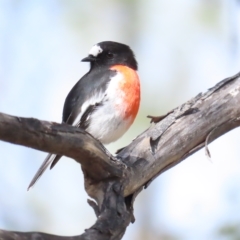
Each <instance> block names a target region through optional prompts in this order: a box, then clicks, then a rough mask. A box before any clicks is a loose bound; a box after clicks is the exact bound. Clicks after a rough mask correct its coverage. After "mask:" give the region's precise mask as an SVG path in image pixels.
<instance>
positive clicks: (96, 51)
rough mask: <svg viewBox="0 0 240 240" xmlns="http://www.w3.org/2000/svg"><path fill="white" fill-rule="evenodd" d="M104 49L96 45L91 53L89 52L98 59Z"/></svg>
mask: <svg viewBox="0 0 240 240" xmlns="http://www.w3.org/2000/svg"><path fill="white" fill-rule="evenodd" d="M102 51H103V50H102V48H101V47H100V46H99V45H94V46H93V47H92V48H91V49H90V51H89V55H92V56H94V57H96V56H97V55H98V54H100V53H101V52H102Z"/></svg>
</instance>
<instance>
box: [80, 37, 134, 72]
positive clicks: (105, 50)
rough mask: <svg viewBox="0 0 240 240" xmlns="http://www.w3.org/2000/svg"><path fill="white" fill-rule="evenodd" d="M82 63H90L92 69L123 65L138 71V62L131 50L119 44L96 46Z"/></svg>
mask: <svg viewBox="0 0 240 240" xmlns="http://www.w3.org/2000/svg"><path fill="white" fill-rule="evenodd" d="M82 62H90V63H91V68H92V67H102V66H104V67H105V66H107V67H111V66H113V65H117V64H121V65H125V66H128V67H130V68H132V69H134V70H137V68H138V66H137V61H136V59H135V56H134V53H133V51H132V50H131V48H130V47H129V46H127V45H125V44H122V43H117V42H111V41H106V42H100V43H97V44H96V45H94V46H93V47H92V48H91V50H90V52H89V55H88V56H87V57H86V58H84V59H82Z"/></svg>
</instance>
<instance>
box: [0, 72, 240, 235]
mask: <svg viewBox="0 0 240 240" xmlns="http://www.w3.org/2000/svg"><path fill="white" fill-rule="evenodd" d="M239 93H240V73H238V74H236V75H235V76H233V77H230V78H227V79H225V80H223V81H221V82H219V83H218V84H217V85H216V86H214V87H213V88H211V89H209V90H208V91H207V92H205V93H200V94H198V95H197V96H196V97H195V98H193V99H191V100H189V101H188V102H186V103H184V104H183V105H181V106H179V107H178V108H176V109H174V110H172V111H171V112H169V113H168V114H166V115H165V116H161V117H151V118H152V124H151V125H150V127H149V128H148V129H147V130H146V131H144V132H143V133H142V134H140V135H139V136H138V137H137V138H136V139H134V140H133V141H132V143H131V144H130V145H128V146H126V147H125V148H123V149H121V150H120V151H119V152H118V154H117V157H113V156H112V155H111V154H110V153H109V152H108V151H107V150H106V149H105V148H104V146H103V145H102V144H101V143H100V142H99V141H97V140H96V139H94V138H93V137H92V136H91V135H90V134H88V133H86V132H84V131H83V130H81V129H77V128H75V127H72V126H69V125H66V124H57V123H50V122H45V121H40V120H37V119H33V118H20V117H14V116H9V115H6V114H3V113H0V140H3V141H7V142H11V143H14V144H19V145H23V146H27V147H31V148H34V149H38V150H42V151H46V152H51V153H55V154H60V155H65V156H68V157H70V158H73V159H74V160H75V161H77V162H78V163H80V164H81V167H82V170H83V174H84V180H85V190H86V192H87V193H88V195H89V196H90V197H92V198H93V199H95V201H96V202H94V201H92V200H89V201H88V203H89V205H90V206H91V207H93V209H94V212H95V214H96V216H97V221H96V223H95V224H94V225H93V226H92V227H91V228H89V229H88V230H86V231H85V233H83V234H82V235H79V236H75V237H60V236H54V235H49V234H44V233H36V232H28V233H25V232H11V231H4V230H2V231H0V239H36V238H37V239H88V240H90V239H94V240H95V239H101V240H102V239H111V240H115V239H121V238H122V236H123V235H124V232H125V230H126V228H127V226H128V225H129V224H130V222H134V215H133V203H134V200H135V198H136V196H137V194H138V193H139V192H140V191H141V190H142V189H143V188H146V187H147V186H148V185H149V184H150V183H151V182H152V181H153V180H154V178H156V177H157V176H159V175H160V174H161V173H162V172H164V171H166V170H168V169H169V168H171V167H173V166H175V165H176V164H178V163H180V162H181V161H183V160H184V159H186V158H187V157H189V156H190V155H191V154H193V153H194V152H196V151H198V150H199V149H201V148H202V147H204V146H205V149H206V154H207V155H209V156H210V152H209V150H208V147H207V145H208V143H210V142H212V141H214V140H215V139H216V138H218V137H219V136H221V135H223V134H224V133H226V132H228V131H230V130H232V129H234V128H236V127H238V126H239V125H240V107H239V106H240V94H239Z"/></svg>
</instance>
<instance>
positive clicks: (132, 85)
mask: <svg viewBox="0 0 240 240" xmlns="http://www.w3.org/2000/svg"><path fill="white" fill-rule="evenodd" d="M82 62H90V70H89V72H88V73H86V74H85V75H84V76H83V77H82V78H81V79H80V80H79V81H78V82H77V83H76V84H75V86H74V87H73V88H72V89H71V91H70V92H69V94H68V95H67V98H66V100H65V103H64V107H63V115H62V122H63V123H67V124H70V125H73V126H76V127H79V128H83V129H85V130H86V131H87V132H89V133H90V134H91V135H92V136H94V137H95V138H96V139H98V140H99V141H101V142H102V143H103V144H108V143H110V142H113V141H116V140H117V139H119V138H120V137H121V136H122V135H123V134H124V133H125V132H126V131H127V130H128V128H129V127H130V126H131V125H132V123H133V121H134V119H135V117H136V115H137V112H138V109H139V104H140V82H139V77H138V74H137V69H138V64H137V61H136V59H135V56H134V53H133V51H132V50H131V49H130V47H129V46H127V45H125V44H122V43H117V42H111V41H105V42H100V43H98V44H96V45H94V46H93V47H92V48H91V50H90V52H89V55H88V56H87V57H86V58H83V59H82ZM61 157H62V156H60V155H55V154H51V153H50V154H48V156H47V157H46V159H45V161H44V162H43V164H42V165H41V167H40V168H39V170H38V171H37V173H36V174H35V176H34V178H33V179H32V181H31V183H30V185H29V187H28V189H29V188H30V187H32V186H33V185H34V184H35V183H36V181H37V180H38V178H39V177H40V176H41V175H42V174H43V172H44V171H45V170H46V169H47V167H48V166H49V165H50V164H51V166H50V169H52V168H53V167H54V166H55V164H56V163H57V162H58V160H59V159H60V158H61Z"/></svg>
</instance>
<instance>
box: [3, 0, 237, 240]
mask: <svg viewBox="0 0 240 240" xmlns="http://www.w3.org/2000/svg"><path fill="white" fill-rule="evenodd" d="M104 40H112V41H118V42H123V43H126V44H128V45H130V46H131V48H132V49H133V50H134V52H135V54H136V56H137V59H138V62H139V75H140V77H141V85H142V102H141V108H140V112H139V114H138V117H137V119H136V121H135V123H134V125H133V126H132V127H131V129H130V130H129V131H128V132H127V134H125V136H124V137H122V138H121V140H119V141H117V142H116V143H114V144H111V145H109V146H107V148H108V149H109V150H110V151H111V152H112V153H113V152H115V151H116V150H117V149H118V148H120V147H123V146H125V145H127V144H129V143H130V142H131V140H132V139H133V138H134V137H136V136H137V135H138V134H139V133H141V132H142V131H143V130H145V129H146V128H147V127H148V126H149V119H147V118H146V116H147V115H148V114H150V115H161V114H164V113H166V112H167V111H169V110H171V109H173V108H174V107H177V106H178V105H180V104H182V103H183V102H185V101H187V100H189V99H190V98H191V97H194V96H195V95H197V94H198V93H199V92H202V91H206V90H207V89H208V88H210V87H212V86H213V85H214V84H216V83H217V82H218V81H220V80H222V79H223V78H226V77H229V76H231V75H233V74H235V73H237V72H238V71H240V1H237V0H178V1H176V0H169V1H166V0H151V1H143V0H124V1H123V0H121V1H120V0H115V1H110V0H99V1H93V0H88V1H83V0H78V1H67V0H58V1H56V0H50V1H49V0H41V1H40V0H36V1H30V0H29V1H27V0H25V1H23V0H17V1H16V0H15V1H14V0H10V1H4V0H0V112H4V113H7V114H12V115H16V116H21V117H34V118H39V119H42V120H48V121H55V122H61V116H62V107H63V103H64V100H65V97H66V95H67V93H68V92H69V91H70V89H71V88H72V86H73V85H74V84H75V83H76V81H77V80H78V79H79V78H80V77H81V76H82V75H83V74H85V73H86V72H87V71H88V69H89V65H88V64H87V63H81V62H80V60H81V59H82V58H83V57H85V56H86V55H87V54H88V51H89V50H90V48H91V46H92V45H94V44H95V43H97V42H100V41H104ZM239 133H240V131H239V129H235V130H234V131H232V132H230V133H228V134H226V135H224V136H223V137H221V138H219V139H218V140H217V141H215V142H214V143H212V144H211V145H210V152H211V154H212V159H211V161H209V160H208V159H207V157H206V156H205V154H204V151H203V150H202V151H199V152H197V153H196V154H194V155H193V156H191V157H189V158H188V159H186V160H185V161H184V162H182V163H181V164H179V165H178V166H176V167H174V168H173V169H171V170H169V171H167V172H166V173H164V174H162V175H161V176H160V177H159V178H158V179H157V180H155V181H154V182H153V183H152V184H151V185H150V187H149V188H148V189H147V190H145V191H143V192H142V193H141V194H140V195H139V197H138V198H137V201H136V203H135V217H136V222H135V223H134V224H133V225H130V226H129V228H128V229H127V232H126V234H125V236H124V238H123V239H124V240H130V239H137V240H146V239H149V240H159V239H160V240H175V239H179V240H180V239H183V240H198V239H199V240H206V239H207V240H215V239H216V240H218V239H220V240H226V239H231V240H232V239H234V240H237V239H238V240H239V239H240V159H239V158H240V150H239V142H240V134H239ZM45 156H46V153H44V152H40V151H36V150H33V149H29V148H24V147H21V146H16V145H12V144H8V143H5V142H0V228H1V229H8V230H17V231H43V232H48V233H52V234H59V235H78V234H80V233H82V232H83V231H84V229H86V228H88V227H90V226H91V225H92V224H93V223H94V222H95V220H96V219H95V216H94V213H93V210H92V209H91V208H90V207H89V206H88V204H87V195H86V193H85V191H84V188H83V176H82V173H81V170H80V167H79V165H78V164H77V163H75V161H72V160H71V159H68V158H63V159H62V160H61V161H60V162H59V163H58V164H57V166H56V167H55V168H54V169H53V170H52V171H47V172H46V173H45V174H44V175H43V177H42V178H41V180H40V181H39V182H38V183H37V184H36V185H35V187H34V188H33V189H31V190H30V191H27V186H28V184H29V182H30V180H31V179H32V177H33V175H34V174H35V172H36V171H37V169H38V167H39V166H40V164H41V163H42V161H43V160H44V158H45Z"/></svg>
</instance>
